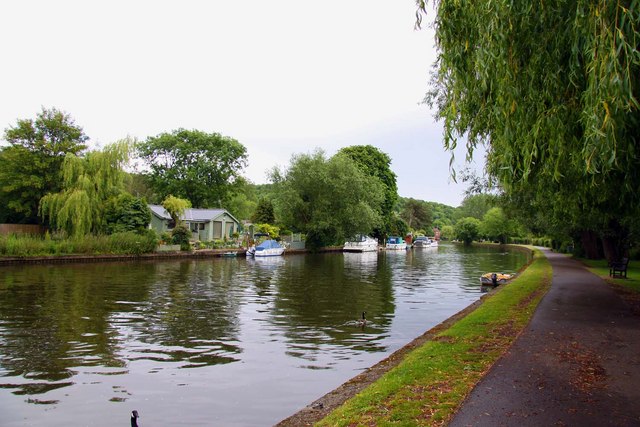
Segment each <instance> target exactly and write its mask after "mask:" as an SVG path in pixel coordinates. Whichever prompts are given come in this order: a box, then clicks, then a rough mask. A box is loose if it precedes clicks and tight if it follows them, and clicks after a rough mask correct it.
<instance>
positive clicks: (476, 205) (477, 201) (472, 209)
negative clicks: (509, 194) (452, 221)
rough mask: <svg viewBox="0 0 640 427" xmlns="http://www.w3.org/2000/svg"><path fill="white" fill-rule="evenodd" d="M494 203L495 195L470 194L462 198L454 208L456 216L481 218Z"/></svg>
mask: <svg viewBox="0 0 640 427" xmlns="http://www.w3.org/2000/svg"><path fill="white" fill-rule="evenodd" d="M495 203H496V196H494V195H491V194H472V195H469V196H467V197H465V198H464V200H462V204H461V205H460V206H459V207H458V208H457V209H456V212H455V217H456V218H458V219H459V218H465V217H469V216H470V217H473V218H476V219H480V220H481V219H482V217H483V216H484V214H486V213H487V212H488V211H489V209H491V208H492V207H493V206H494V205H495Z"/></svg>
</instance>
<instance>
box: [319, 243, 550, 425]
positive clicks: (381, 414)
mask: <svg viewBox="0 0 640 427" xmlns="http://www.w3.org/2000/svg"><path fill="white" fill-rule="evenodd" d="M550 284H551V266H550V265H549V263H548V261H547V259H546V258H545V257H544V255H542V253H541V252H539V251H535V253H534V259H533V261H532V263H531V265H530V266H529V267H528V268H527V269H526V270H525V271H524V272H522V274H521V275H520V276H519V277H518V278H517V279H516V280H514V281H513V282H512V283H510V284H508V285H506V286H504V287H501V288H500V289H499V290H498V291H497V292H496V293H495V294H494V295H491V296H489V297H487V298H486V299H485V301H484V302H483V304H482V305H481V306H480V307H479V308H478V309H477V310H475V311H473V312H472V313H471V314H469V315H468V316H466V317H464V318H463V319H462V320H460V321H458V322H457V323H455V324H454V325H453V326H452V327H451V328H449V329H447V330H445V331H444V332H442V333H440V334H438V335H437V336H436V337H435V339H434V340H432V341H429V342H427V343H426V344H424V345H423V346H421V347H419V348H417V349H416V350H414V351H413V352H411V353H410V354H409V355H408V356H407V357H406V359H405V360H404V361H402V362H401V363H400V364H399V365H398V366H397V367H395V368H393V369H392V370H390V371H389V372H387V373H386V374H385V375H383V376H382V377H381V378H380V379H379V380H378V381H376V382H375V383H373V384H372V385H371V386H369V387H368V388H367V389H365V390H364V391H363V392H361V393H359V394H358V395H356V396H355V397H353V398H352V399H350V400H349V401H347V402H346V403H345V404H344V405H342V406H341V407H339V408H338V409H337V410H335V411H334V412H332V413H331V414H330V415H329V416H328V417H326V418H325V419H324V420H322V421H320V422H319V423H318V424H317V425H319V426H368V425H376V426H385V425H411V426H414V425H420V426H437V425H443V424H444V423H446V422H447V420H449V419H450V418H451V416H452V415H453V414H454V412H455V410H456V408H457V407H458V406H459V405H460V404H461V403H462V401H463V400H464V399H465V397H466V396H467V394H468V393H469V392H470V391H471V390H472V388H473V387H474V385H475V384H476V383H477V382H478V381H479V380H480V378H482V376H483V375H484V373H485V372H486V371H487V370H488V369H489V368H490V367H491V366H492V365H493V363H494V362H495V361H496V360H497V359H498V358H499V357H500V355H502V354H503V353H504V352H505V351H506V350H507V349H508V348H509V346H510V345H511V344H512V343H513V341H514V339H515V338H516V337H517V335H518V334H519V333H520V331H521V330H522V329H523V328H524V326H525V325H526V324H527V323H528V321H529V319H530V318H531V316H532V314H533V311H534V310H535V308H536V306H537V305H538V303H539V301H540V299H541V298H542V296H543V295H544V293H545V292H546V291H547V289H548V287H549V286H550Z"/></svg>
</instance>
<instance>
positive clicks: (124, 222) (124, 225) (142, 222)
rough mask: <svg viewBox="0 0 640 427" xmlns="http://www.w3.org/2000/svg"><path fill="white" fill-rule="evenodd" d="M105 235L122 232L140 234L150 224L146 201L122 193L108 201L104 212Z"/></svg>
mask: <svg viewBox="0 0 640 427" xmlns="http://www.w3.org/2000/svg"><path fill="white" fill-rule="evenodd" d="M105 222H106V226H105V228H106V230H105V231H106V232H107V234H113V233H119V232H123V231H138V232H141V231H143V230H144V229H146V228H147V226H148V225H149V222H151V210H150V209H149V206H148V205H147V202H146V200H144V199H141V198H139V197H134V196H132V195H131V194H128V193H123V194H120V195H119V196H117V197H114V198H112V199H111V200H109V202H108V204H107V208H106V210H105Z"/></svg>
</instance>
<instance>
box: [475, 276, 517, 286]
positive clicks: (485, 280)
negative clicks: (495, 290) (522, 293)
mask: <svg viewBox="0 0 640 427" xmlns="http://www.w3.org/2000/svg"><path fill="white" fill-rule="evenodd" d="M494 275H495V277H494ZM494 279H495V283H494ZM511 279H513V274H503V273H486V274H483V275H482V276H480V283H482V284H483V285H494V286H497V285H504V284H506V283H507V282H508V281H509V280H511Z"/></svg>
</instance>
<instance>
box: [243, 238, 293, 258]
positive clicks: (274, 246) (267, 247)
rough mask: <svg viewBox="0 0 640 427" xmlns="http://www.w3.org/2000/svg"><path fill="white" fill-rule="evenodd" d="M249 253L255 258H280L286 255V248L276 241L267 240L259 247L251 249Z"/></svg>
mask: <svg viewBox="0 0 640 427" xmlns="http://www.w3.org/2000/svg"><path fill="white" fill-rule="evenodd" d="M247 253H248V254H249V255H253V256H254V257H268V256H280V255H282V254H283V253H284V248H283V247H282V246H280V243H278V242H276V241H275V240H265V241H264V242H262V243H260V244H259V245H258V246H256V247H251V248H249V250H247Z"/></svg>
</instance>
